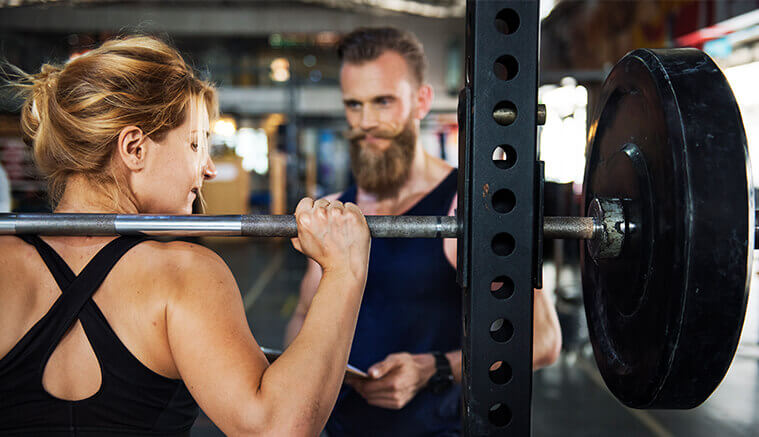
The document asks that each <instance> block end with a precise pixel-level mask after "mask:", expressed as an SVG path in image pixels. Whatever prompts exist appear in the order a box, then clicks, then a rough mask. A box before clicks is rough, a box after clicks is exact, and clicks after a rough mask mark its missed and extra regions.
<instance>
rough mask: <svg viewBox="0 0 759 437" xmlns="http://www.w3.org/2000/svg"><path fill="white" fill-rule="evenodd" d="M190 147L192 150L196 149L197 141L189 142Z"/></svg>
mask: <svg viewBox="0 0 759 437" xmlns="http://www.w3.org/2000/svg"><path fill="white" fill-rule="evenodd" d="M190 147H192V150H195V151H196V152H197V151H198V143H190Z"/></svg>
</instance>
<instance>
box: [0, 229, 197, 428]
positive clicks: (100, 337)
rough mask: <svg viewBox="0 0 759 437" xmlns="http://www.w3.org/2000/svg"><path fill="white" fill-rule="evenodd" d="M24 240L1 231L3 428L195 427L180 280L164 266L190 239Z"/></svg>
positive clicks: (0, 382) (0, 387)
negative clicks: (173, 318) (169, 314)
mask: <svg viewBox="0 0 759 437" xmlns="http://www.w3.org/2000/svg"><path fill="white" fill-rule="evenodd" d="M27 240H28V241H27V242H25V241H22V240H21V239H19V238H16V237H0V254H2V255H0V301H2V302H3V305H2V306H0V357H2V358H0V392H3V391H5V392H6V393H4V394H2V395H0V404H2V403H7V404H8V405H3V406H2V407H1V408H0V416H7V417H4V418H2V420H0V424H2V425H0V431H11V430H13V429H14V428H15V429H21V428H23V429H24V431H26V432H29V431H32V430H33V429H35V428H37V426H43V425H42V424H43V423H44V424H45V425H44V426H45V428H44V429H40V428H37V429H38V430H39V431H47V432H51V431H58V430H59V431H67V430H69V429H73V428H77V429H78V430H80V431H88V430H89V431H92V432H93V433H99V434H102V433H103V432H108V431H116V430H119V429H121V430H122V431H123V430H125V429H128V430H129V431H130V432H139V433H143V434H144V433H147V432H151V431H153V432H156V433H161V434H167V433H181V432H185V431H187V430H189V427H190V426H191V425H192V423H193V421H194V419H195V417H196V415H197V405H196V404H195V402H194V401H193V400H192V397H191V396H190V394H189V392H188V391H187V389H186V388H185V387H184V384H183V383H182V381H181V380H179V379H178V378H179V375H178V371H177V369H176V366H175V365H174V362H173V359H172V357H171V351H170V348H169V344H168V336H167V327H166V305H167V301H168V299H169V296H170V294H171V293H174V292H176V290H175V289H173V288H175V287H172V284H177V283H179V282H180V281H177V278H172V276H173V275H176V274H178V272H177V271H176V270H175V269H172V268H170V267H169V264H171V263H174V262H176V261H177V259H178V258H181V257H182V253H183V252H188V251H192V249H191V248H190V247H191V245H189V244H187V243H158V242H154V241H147V242H143V241H144V239H141V238H125V237H122V238H118V239H115V240H113V239H108V238H105V239H104V238H71V237H69V238H66V237H51V238H46V239H45V240H46V241H47V242H45V241H43V240H42V239H39V238H38V237H28V238H27ZM109 240H111V241H110V242H109ZM48 243H49V244H48ZM101 279H102V284H100V281H101ZM62 289H63V290H65V292H64V293H63V295H62V292H61V290H62ZM90 295H92V298H91V299H90V298H89V296H90ZM77 301H78V302H77ZM59 337H60V340H59V341H57V339H58V338H59ZM48 357H49V358H48ZM21 393H23V397H24V398H25V399H24V400H23V401H21V400H20V399H15V398H16V397H18V396H19V395H20V394H21ZM43 412H44V413H43ZM56 416H58V417H56ZM99 424H100V425H99ZM106 424H107V426H106ZM119 424H121V425H123V426H119Z"/></svg>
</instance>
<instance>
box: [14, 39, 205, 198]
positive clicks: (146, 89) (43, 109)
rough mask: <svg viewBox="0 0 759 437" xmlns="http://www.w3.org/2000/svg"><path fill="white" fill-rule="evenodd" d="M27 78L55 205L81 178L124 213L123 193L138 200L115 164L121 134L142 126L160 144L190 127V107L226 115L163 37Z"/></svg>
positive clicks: (33, 127) (38, 151) (118, 45)
mask: <svg viewBox="0 0 759 437" xmlns="http://www.w3.org/2000/svg"><path fill="white" fill-rule="evenodd" d="M20 75H21V80H20V81H19V82H17V83H16V85H17V86H19V87H20V88H21V91H22V93H23V94H24V96H25V102H24V106H23V108H22V114H21V123H22V127H23V129H24V132H25V133H26V134H27V135H28V136H29V137H30V138H31V140H32V142H33V145H34V160H35V162H36V164H37V166H38V167H39V169H40V171H41V172H42V174H43V175H44V176H45V177H46V178H47V180H48V186H49V195H50V200H51V203H52V204H53V205H57V203H58V201H59V200H60V198H61V196H62V195H63V192H64V190H65V188H66V180H67V179H68V178H69V176H71V175H74V174H81V175H85V176H86V177H88V178H89V179H90V180H92V181H93V182H95V184H94V185H95V186H97V187H101V188H102V189H103V190H104V192H105V194H106V195H107V196H108V198H110V199H111V200H112V201H113V202H114V207H115V208H117V209H118V207H119V200H118V199H119V198H120V195H127V196H128V197H129V198H130V200H132V201H133V202H134V197H133V195H132V194H131V193H129V192H127V191H126V190H124V189H123V188H122V187H123V185H124V183H123V181H120V177H119V176H118V174H117V172H116V171H115V170H114V169H113V168H112V167H113V166H112V165H110V163H111V157H112V155H113V152H114V150H115V149H116V147H115V146H116V143H117V141H118V137H119V133H120V131H121V130H122V129H123V128H125V127H127V126H137V127H139V128H140V129H141V130H142V131H143V132H144V133H145V134H146V135H148V136H149V137H150V138H152V139H153V140H154V141H160V140H161V139H162V138H163V136H164V135H165V134H166V133H167V132H168V131H169V130H171V129H174V128H176V127H177V126H179V125H181V124H182V123H183V122H184V119H185V116H186V114H187V109H188V108H189V107H190V105H205V107H206V109H207V111H208V115H209V118H210V119H211V120H213V119H214V118H215V117H216V116H217V115H218V103H217V97H216V91H215V89H214V87H213V86H212V85H211V84H210V83H208V82H206V81H203V80H200V79H198V78H197V77H196V76H195V74H194V73H193V71H192V68H190V67H189V66H188V65H187V64H186V63H185V61H184V60H183V59H182V56H181V55H180V54H179V53H178V52H177V51H176V50H175V49H174V48H172V47H170V46H169V45H168V44H166V43H165V42H163V41H161V40H159V39H157V38H155V37H150V36H129V37H122V38H118V39H114V40H110V41H107V42H105V43H104V44H102V45H101V46H100V47H98V48H96V49H94V50H91V51H89V52H87V53H86V54H84V55H82V56H79V57H77V58H75V59H73V60H71V61H69V62H68V63H66V64H65V65H62V66H55V65H50V64H45V65H43V66H42V68H41V71H40V72H39V73H38V74H33V75H29V74H25V73H20Z"/></svg>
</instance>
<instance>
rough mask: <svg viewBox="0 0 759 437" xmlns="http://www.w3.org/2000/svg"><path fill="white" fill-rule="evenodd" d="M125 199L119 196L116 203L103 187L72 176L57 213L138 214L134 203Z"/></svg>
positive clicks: (77, 176)
mask: <svg viewBox="0 0 759 437" xmlns="http://www.w3.org/2000/svg"><path fill="white" fill-rule="evenodd" d="M124 197H125V196H119V197H118V199H117V201H115V202H114V199H113V198H111V197H109V196H108V195H107V194H106V191H105V190H103V188H102V186H99V185H98V184H97V183H95V182H92V181H91V180H90V179H88V178H87V177H85V176H81V175H72V176H69V178H68V179H67V180H66V188H65V190H64V192H63V195H62V196H61V200H60V201H59V202H58V205H57V206H56V208H55V212H57V213H104V214H109V213H110V214H137V213H138V209H137V207H136V206H135V205H134V203H133V202H131V201H129V200H126V199H125V198H124Z"/></svg>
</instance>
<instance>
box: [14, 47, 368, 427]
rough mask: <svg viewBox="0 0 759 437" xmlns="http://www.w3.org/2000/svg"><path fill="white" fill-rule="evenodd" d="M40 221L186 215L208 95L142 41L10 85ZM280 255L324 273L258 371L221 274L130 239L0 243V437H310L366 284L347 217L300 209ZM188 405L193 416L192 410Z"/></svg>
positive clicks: (210, 109) (161, 246) (202, 255)
mask: <svg viewBox="0 0 759 437" xmlns="http://www.w3.org/2000/svg"><path fill="white" fill-rule="evenodd" d="M22 82H23V84H24V86H25V91H26V92H27V100H26V104H25V106H24V108H23V112H22V122H23V126H24V129H25V131H26V132H27V134H28V135H29V136H30V137H31V138H32V140H33V142H34V154H35V159H36V162H37V164H38V166H39V168H40V169H41V171H42V172H43V173H44V174H45V175H46V176H47V177H48V180H49V186H50V194H51V197H52V200H53V205H54V208H55V211H56V212H61V213H64V212H66V213H123V214H131V213H152V214H188V213H190V211H191V206H192V203H193V201H194V200H195V198H196V197H197V196H198V195H199V194H200V189H201V187H202V184H203V181H204V180H208V179H211V178H213V177H214V175H215V168H214V164H213V162H212V161H211V158H210V157H209V154H208V145H207V137H208V133H209V123H210V122H211V121H212V120H213V118H214V116H215V115H216V113H217V103H216V97H215V92H214V89H213V88H212V87H211V86H210V85H209V84H208V83H206V82H203V81H201V80H199V79H197V78H196V77H195V76H194V75H193V73H192V70H191V69H190V68H188V66H187V65H186V64H185V62H184V61H183V60H182V58H181V56H180V55H179V54H178V53H177V52H176V51H175V50H174V49H172V48H171V47H169V46H168V45H166V44H165V43H163V42H161V41H159V40H157V39H154V38H150V37H128V38H123V39H119V40H113V41H109V42H106V43H105V44H103V45H102V46H101V47H99V48H97V49H95V50H92V51H91V52H89V53H87V54H85V55H83V56H81V57H79V58H76V59H74V60H72V61H70V62H69V63H68V64H66V65H65V66H64V67H62V68H58V67H53V66H49V65H45V66H43V67H42V71H41V72H40V73H39V74H36V75H30V76H25V79H24V80H22ZM296 217H297V222H298V229H299V234H298V238H297V239H294V240H293V244H294V245H295V247H296V248H297V249H298V250H300V251H301V252H303V253H304V254H306V255H307V256H309V257H311V258H312V259H314V260H315V261H316V262H318V263H319V264H320V265H321V266H322V268H323V269H324V276H323V277H322V280H321V283H320V285H319V291H318V293H317V294H316V297H315V298H314V302H313V303H312V305H311V309H310V311H309V313H308V316H307V318H306V321H305V323H304V325H303V329H302V330H301V332H300V334H299V335H298V337H297V338H296V339H295V341H293V342H292V344H291V345H290V347H289V348H288V349H287V350H286V351H285V353H284V354H283V355H282V356H281V358H279V359H278V360H277V361H276V362H275V363H274V364H272V365H271V366H269V365H268V363H267V360H266V358H265V357H264V354H263V353H262V352H261V350H260V348H259V346H258V344H257V343H256V340H255V339H254V338H253V335H252V334H251V332H250V330H249V328H248V324H247V321H246V319H245V315H244V311H243V306H242V301H241V297H240V292H239V290H238V289H237V286H236V284H235V280H234V278H233V277H232V275H231V273H230V271H229V269H228V268H227V266H226V265H225V264H224V262H223V261H222V260H221V259H220V258H219V257H218V256H217V255H216V254H215V253H213V252H212V251H210V250H208V249H205V248H203V247H201V246H198V245H194V244H189V243H184V242H172V243H161V242H156V241H146V240H145V239H144V238H137V237H119V238H113V237H43V238H40V237H37V236H31V237H24V238H23V239H21V238H17V237H11V236H6V237H0V434H2V435H16V434H19V435H21V434H27V435H40V434H55V435H58V434H61V435H63V434H66V435H107V434H116V435H120V436H123V435H151V434H152V435H161V436H166V435H187V434H189V430H190V427H191V426H192V424H193V421H194V420H195V418H196V416H197V413H198V405H200V407H201V408H203V410H204V411H205V412H206V413H207V414H208V415H209V416H210V418H211V419H212V420H213V421H214V422H215V423H216V424H217V425H218V426H219V428H221V430H222V431H224V432H225V433H227V434H231V435H234V434H238V435H239V434H266V435H314V434H317V433H318V432H319V431H320V430H321V429H322V427H323V426H324V423H325V422H326V420H327V417H328V416H329V413H330V410H331V409H332V406H333V405H334V402H335V399H336V397H337V394H338V390H339V387H340V384H341V382H342V379H343V372H344V369H345V364H346V362H347V357H348V352H349V348H350V344H351V340H352V338H353V331H354V328H355V325H356V318H357V314H358V309H359V305H360V302H361V297H362V293H363V288H364V282H365V279H366V268H367V259H368V254H369V231H368V228H367V226H366V222H365V220H364V217H363V216H362V215H361V213H360V211H359V210H358V208H357V207H356V206H355V205H353V204H345V205H343V204H341V203H339V202H331V203H330V202H327V201H324V200H318V201H316V202H314V201H312V200H311V199H304V200H302V201H301V202H300V204H299V205H298V208H297V210H296ZM196 402H197V404H196Z"/></svg>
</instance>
